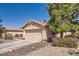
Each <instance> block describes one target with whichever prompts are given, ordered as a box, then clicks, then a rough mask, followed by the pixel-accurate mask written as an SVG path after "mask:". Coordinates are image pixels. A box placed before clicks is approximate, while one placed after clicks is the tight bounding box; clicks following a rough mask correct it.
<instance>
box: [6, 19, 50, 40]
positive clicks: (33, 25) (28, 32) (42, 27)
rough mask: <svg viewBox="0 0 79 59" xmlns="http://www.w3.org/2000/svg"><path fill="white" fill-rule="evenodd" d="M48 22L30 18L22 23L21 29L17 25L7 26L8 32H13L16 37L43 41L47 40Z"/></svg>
mask: <svg viewBox="0 0 79 59" xmlns="http://www.w3.org/2000/svg"><path fill="white" fill-rule="evenodd" d="M46 26H47V22H44V21H34V20H29V21H28V22H27V23H26V24H24V25H22V26H21V27H20V28H19V29H17V28H15V27H6V30H7V33H10V34H12V35H13V36H14V37H22V38H25V39H26V40H28V41H43V40H47V39H48V37H49V36H50V35H49V36H48V31H47V30H48V29H47V27H46Z"/></svg>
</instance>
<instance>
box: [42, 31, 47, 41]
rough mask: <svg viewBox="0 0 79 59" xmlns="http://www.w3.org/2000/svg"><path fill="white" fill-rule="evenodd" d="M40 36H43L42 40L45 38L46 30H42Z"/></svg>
mask: <svg viewBox="0 0 79 59" xmlns="http://www.w3.org/2000/svg"><path fill="white" fill-rule="evenodd" d="M42 38H43V40H47V33H46V30H42Z"/></svg>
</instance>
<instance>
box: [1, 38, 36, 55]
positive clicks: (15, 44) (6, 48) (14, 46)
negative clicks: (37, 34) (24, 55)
mask: <svg viewBox="0 0 79 59" xmlns="http://www.w3.org/2000/svg"><path fill="white" fill-rule="evenodd" d="M33 43H35V42H31V41H27V40H19V39H17V41H13V42H8V43H4V44H0V54H2V53H5V52H8V51H12V50H14V49H18V48H20V47H22V46H24V45H30V44H33Z"/></svg>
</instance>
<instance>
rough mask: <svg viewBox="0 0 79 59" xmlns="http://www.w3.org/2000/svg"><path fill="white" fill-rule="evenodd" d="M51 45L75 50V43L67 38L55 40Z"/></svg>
mask: <svg viewBox="0 0 79 59" xmlns="http://www.w3.org/2000/svg"><path fill="white" fill-rule="evenodd" d="M52 45H53V46H59V47H70V48H77V44H76V42H75V41H74V40H72V39H69V38H56V39H55V40H53V44H52Z"/></svg>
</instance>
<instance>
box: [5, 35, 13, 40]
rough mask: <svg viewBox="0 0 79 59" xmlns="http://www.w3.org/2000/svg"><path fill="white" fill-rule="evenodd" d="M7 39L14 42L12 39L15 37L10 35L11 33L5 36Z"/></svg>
mask: <svg viewBox="0 0 79 59" xmlns="http://www.w3.org/2000/svg"><path fill="white" fill-rule="evenodd" d="M5 39H10V40H12V39H13V35H12V34H10V33H6V34H5Z"/></svg>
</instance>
